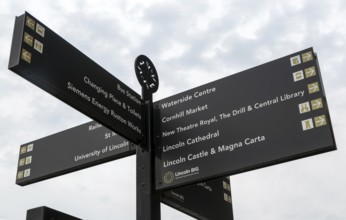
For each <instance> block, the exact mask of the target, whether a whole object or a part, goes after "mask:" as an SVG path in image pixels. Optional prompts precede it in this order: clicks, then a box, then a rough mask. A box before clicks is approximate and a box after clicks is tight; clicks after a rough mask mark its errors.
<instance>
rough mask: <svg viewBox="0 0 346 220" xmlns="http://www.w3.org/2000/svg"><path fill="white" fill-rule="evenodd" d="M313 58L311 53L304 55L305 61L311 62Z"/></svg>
mask: <svg viewBox="0 0 346 220" xmlns="http://www.w3.org/2000/svg"><path fill="white" fill-rule="evenodd" d="M311 58H312V56H311V53H306V54H304V55H303V59H304V60H310V59H311Z"/></svg>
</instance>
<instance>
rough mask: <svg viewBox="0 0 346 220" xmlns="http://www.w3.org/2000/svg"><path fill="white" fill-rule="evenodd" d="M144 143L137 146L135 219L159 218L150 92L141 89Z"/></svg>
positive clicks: (150, 219) (153, 219)
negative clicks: (144, 121) (144, 120)
mask: <svg viewBox="0 0 346 220" xmlns="http://www.w3.org/2000/svg"><path fill="white" fill-rule="evenodd" d="M142 95H143V100H144V102H145V103H144V106H145V107H144V118H145V119H146V123H145V124H146V126H145V136H146V138H145V139H146V143H144V144H141V145H139V146H138V147H137V220H160V219H161V212H160V195H159V193H157V192H155V185H154V184H155V182H154V179H155V177H154V149H153V145H152V134H153V132H152V104H153V103H152V94H148V93H147V92H146V91H145V90H144V89H143V94H142Z"/></svg>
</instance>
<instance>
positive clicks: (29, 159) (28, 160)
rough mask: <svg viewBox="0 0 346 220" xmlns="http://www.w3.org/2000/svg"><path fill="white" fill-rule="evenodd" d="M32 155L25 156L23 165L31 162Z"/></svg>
mask: <svg viewBox="0 0 346 220" xmlns="http://www.w3.org/2000/svg"><path fill="white" fill-rule="evenodd" d="M31 161H32V156H29V157H27V158H25V165H28V164H31Z"/></svg>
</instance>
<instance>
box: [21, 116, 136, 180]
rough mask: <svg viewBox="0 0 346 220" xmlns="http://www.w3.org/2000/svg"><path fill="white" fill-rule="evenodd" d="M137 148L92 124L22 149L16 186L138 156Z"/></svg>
mask: <svg viewBox="0 0 346 220" xmlns="http://www.w3.org/2000/svg"><path fill="white" fill-rule="evenodd" d="M135 147H136V146H135V145H134V144H132V143H130V142H129V141H127V140H126V139H124V138H123V137H121V136H119V135H117V134H116V133H114V132H112V131H111V130H109V129H107V128H106V127H104V126H102V125H101V124H99V123H97V122H95V121H92V122H89V123H85V124H82V125H79V126H77V127H74V128H71V129H68V130H65V131H62V132H59V133H56V134H53V135H50V136H48V137H45V138H42V139H39V140H36V141H32V142H29V143H27V144H24V145H22V146H20V152H19V161H18V171H17V177H16V178H17V179H16V183H17V184H18V185H21V186H24V185H28V184H31V183H35V182H38V181H41V180H45V179H48V178H52V177H56V176H59V175H62V174H66V173H70V172H74V171H77V170H81V169H84V168H87V167H90V166H94V165H98V164H101V163H105V162H108V161H111V160H115V159H119V158H122V157H125V156H129V155H134V154H136V148H135Z"/></svg>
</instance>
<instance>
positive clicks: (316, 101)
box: [312, 99, 322, 109]
mask: <svg viewBox="0 0 346 220" xmlns="http://www.w3.org/2000/svg"><path fill="white" fill-rule="evenodd" d="M312 107H313V108H314V109H318V108H320V107H322V102H321V101H320V100H319V99H317V100H315V101H314V103H313V104H312Z"/></svg>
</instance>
